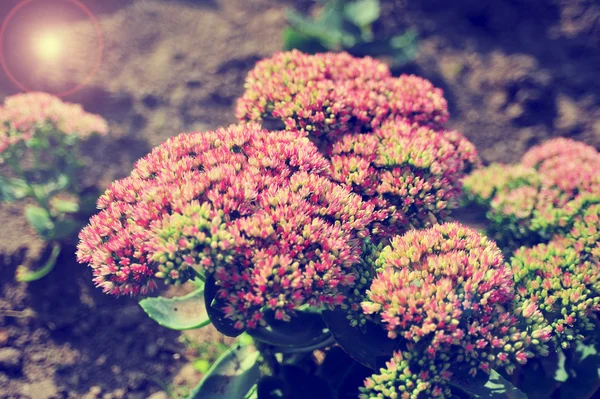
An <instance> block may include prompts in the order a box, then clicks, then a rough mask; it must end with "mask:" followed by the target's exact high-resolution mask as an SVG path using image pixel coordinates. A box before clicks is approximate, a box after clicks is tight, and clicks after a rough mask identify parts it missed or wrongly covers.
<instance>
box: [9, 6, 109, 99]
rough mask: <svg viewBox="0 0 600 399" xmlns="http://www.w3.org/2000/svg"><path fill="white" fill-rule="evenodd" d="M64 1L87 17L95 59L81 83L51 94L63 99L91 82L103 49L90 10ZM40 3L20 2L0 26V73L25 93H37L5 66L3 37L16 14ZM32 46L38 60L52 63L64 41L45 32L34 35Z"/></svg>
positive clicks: (98, 26)
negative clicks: (93, 32) (93, 34)
mask: <svg viewBox="0 0 600 399" xmlns="http://www.w3.org/2000/svg"><path fill="white" fill-rule="evenodd" d="M0 1H4V0H0ZM44 1H45V0H44ZM64 1H65V2H67V3H71V4H72V5H73V6H74V7H75V8H76V9H79V10H80V11H81V12H83V13H84V14H85V15H86V16H87V17H88V22H89V23H91V25H92V27H93V29H94V31H95V32H96V43H95V44H93V45H95V49H93V50H95V51H93V50H92V51H91V53H92V54H94V58H95V59H94V60H93V66H92V67H91V68H90V69H89V71H88V73H87V75H86V76H85V78H84V79H83V80H82V81H81V82H79V83H78V84H76V85H75V86H73V87H71V88H70V89H68V90H65V91H63V92H58V93H51V94H53V95H55V96H57V97H65V96H68V95H70V94H73V93H75V92H77V91H79V90H81V89H82V88H83V87H85V86H86V85H87V84H88V83H90V81H92V79H93V78H94V76H95V75H96V73H97V72H98V70H99V69H100V65H101V63H102V53H103V49H104V38H103V36H102V29H101V28H100V24H99V23H98V20H97V19H96V16H95V15H94V14H93V13H92V11H90V9H89V8H88V7H87V6H85V5H84V4H83V3H82V2H81V1H80V0H64ZM40 2H42V0H22V1H21V2H20V3H18V4H17V5H16V6H15V7H14V8H12V9H11V10H10V12H9V13H8V15H7V16H6V18H5V19H4V21H3V22H2V25H1V26H0V69H1V70H2V72H4V74H5V75H6V76H7V77H8V79H9V80H10V81H11V82H12V83H13V84H14V85H15V86H16V87H18V88H19V89H20V90H22V91H25V92H29V91H37V90H36V89H35V88H29V87H27V86H25V85H24V84H23V83H21V82H20V81H19V80H18V79H17V78H16V77H15V76H14V75H13V73H12V72H11V70H10V68H9V67H8V65H7V62H6V59H5V54H4V52H5V48H4V41H5V37H4V36H5V33H6V31H7V27H8V26H9V24H10V22H11V21H12V20H13V18H14V17H15V15H16V14H17V13H19V11H21V10H22V9H23V8H25V7H26V6H29V5H31V4H32V3H36V4H39V3H40ZM32 45H33V50H34V51H35V53H36V54H37V56H38V57H39V58H40V59H43V60H46V62H50V61H54V60H55V59H57V58H60V56H61V54H63V49H64V41H63V40H62V38H61V35H58V34H56V33H54V32H50V31H45V33H44V34H40V35H39V36H37V35H36V36H35V37H34V38H33V42H32ZM54 64H56V63H54V62H52V65H53V66H54ZM0 76H1V75H0Z"/></svg>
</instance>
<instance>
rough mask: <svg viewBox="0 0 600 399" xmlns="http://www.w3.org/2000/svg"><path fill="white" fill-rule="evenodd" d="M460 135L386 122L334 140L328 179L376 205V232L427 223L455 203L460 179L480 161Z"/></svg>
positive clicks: (401, 121)
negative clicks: (330, 174) (363, 131)
mask: <svg viewBox="0 0 600 399" xmlns="http://www.w3.org/2000/svg"><path fill="white" fill-rule="evenodd" d="M460 136H461V135H460V134H459V133H457V132H447V134H440V133H439V132H436V131H434V130H432V129H430V128H428V127H418V126H416V125H413V124H411V123H409V122H408V121H406V120H404V119H399V120H389V121H387V122H384V124H383V125H382V126H381V127H379V128H377V129H376V130H375V131H374V132H373V133H372V134H351V135H346V136H344V137H342V138H340V139H338V140H337V141H335V142H334V143H333V145H332V146H331V150H330V152H329V154H328V157H329V158H330V159H331V164H332V177H333V179H334V180H336V181H338V182H340V183H343V184H344V185H346V186H348V187H350V188H351V189H352V191H353V192H355V193H358V194H360V195H361V196H362V197H363V199H365V200H367V201H370V202H372V203H373V204H374V205H375V209H376V213H375V219H376V221H375V223H374V227H373V228H372V233H373V234H374V235H376V236H377V235H379V236H382V237H391V236H393V235H395V234H398V233H402V232H404V231H406V230H408V229H410V228H421V227H427V226H429V225H432V224H435V223H438V222H440V221H443V220H445V219H446V217H447V215H448V210H449V209H452V208H455V207H456V206H457V203H458V199H459V198H460V196H461V195H462V191H461V189H460V187H461V179H462V177H463V176H464V174H465V172H466V171H469V170H470V169H471V168H472V167H473V166H474V165H476V164H477V162H478V157H477V153H476V151H475V149H474V147H473V146H472V144H471V143H470V142H468V141H466V140H462V138H461V137H460ZM447 137H449V138H451V139H452V140H453V141H450V140H448V139H447Z"/></svg>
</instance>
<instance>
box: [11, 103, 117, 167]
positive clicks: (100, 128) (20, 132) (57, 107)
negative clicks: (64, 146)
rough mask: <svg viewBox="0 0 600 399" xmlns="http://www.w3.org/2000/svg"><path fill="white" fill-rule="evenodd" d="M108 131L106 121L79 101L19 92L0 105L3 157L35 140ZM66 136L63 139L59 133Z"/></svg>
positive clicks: (80, 136)
mask: <svg viewBox="0 0 600 399" xmlns="http://www.w3.org/2000/svg"><path fill="white" fill-rule="evenodd" d="M107 132H108V125H107V124H106V121H105V120H104V119H102V118H101V117H100V116H98V115H94V114H90V113H87V112H85V111H84V110H83V108H82V107H81V106H80V105H78V104H70V103H65V102H63V101H61V100H60V99H59V98H57V97H54V96H52V95H50V94H47V93H39V92H32V93H26V94H17V95H13V96H9V97H7V98H6V99H5V101H4V104H3V105H2V106H0V156H7V155H6V153H8V152H10V151H11V150H13V151H14V149H13V147H14V146H17V145H24V146H28V145H32V144H33V145H36V144H37V143H32V141H35V142H40V141H43V140H56V141H67V142H68V141H75V139H74V138H69V136H71V137H77V138H87V137H89V136H90V135H92V134H101V135H104V134H106V133H107ZM61 135H64V136H67V137H65V138H61V137H60V136H61Z"/></svg>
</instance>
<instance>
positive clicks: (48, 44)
mask: <svg viewBox="0 0 600 399" xmlns="http://www.w3.org/2000/svg"><path fill="white" fill-rule="evenodd" d="M33 48H34V50H35V52H36V54H37V55H38V57H40V58H42V59H43V60H46V61H56V60H57V59H58V58H59V57H60V54H61V53H62V48H63V46H62V40H61V38H60V37H59V36H58V35H57V34H55V33H48V32H42V33H39V34H37V35H35V36H34V37H33Z"/></svg>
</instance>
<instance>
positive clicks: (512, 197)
mask: <svg viewBox="0 0 600 399" xmlns="http://www.w3.org/2000/svg"><path fill="white" fill-rule="evenodd" d="M598 170H600V154H599V153H598V152H597V151H596V149H595V148H593V147H591V146H588V145H585V144H583V143H579V142H576V141H573V140H569V139H564V138H558V139H553V140H549V141H547V142H546V143H544V144H542V145H539V146H536V147H533V148H532V149H531V150H529V151H528V152H527V153H526V154H525V155H524V156H523V158H522V161H521V164H519V165H514V166H507V165H491V166H489V167H487V168H484V169H480V170H478V171H475V172H473V173H472V174H471V175H470V176H469V177H467V178H466V179H465V180H464V188H465V191H466V193H467V197H469V198H470V199H472V200H474V201H475V202H478V203H480V204H482V205H484V206H488V207H489V209H490V211H489V213H488V215H489V217H490V219H491V221H492V227H491V229H490V232H491V234H492V236H493V237H494V238H495V239H497V240H498V241H499V242H501V243H503V244H506V245H509V246H516V247H518V246H520V245H521V244H532V243H533V244H535V243H536V242H539V241H543V240H549V239H550V238H551V237H552V236H553V235H554V234H556V233H557V232H559V231H568V229H569V228H570V227H569V226H571V225H572V223H573V221H574V216H576V215H578V214H580V212H581V210H582V209H585V208H586V207H587V206H588V205H589V204H591V203H597V202H600V174H599V173H598Z"/></svg>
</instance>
